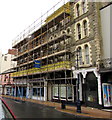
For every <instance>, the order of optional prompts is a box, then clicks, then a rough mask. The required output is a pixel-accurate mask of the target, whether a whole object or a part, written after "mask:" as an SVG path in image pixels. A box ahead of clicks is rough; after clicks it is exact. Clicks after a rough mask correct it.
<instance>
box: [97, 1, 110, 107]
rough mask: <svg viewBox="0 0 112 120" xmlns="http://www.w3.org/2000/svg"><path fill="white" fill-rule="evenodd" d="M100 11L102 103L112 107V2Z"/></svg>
mask: <svg viewBox="0 0 112 120" xmlns="http://www.w3.org/2000/svg"><path fill="white" fill-rule="evenodd" d="M100 13H101V28H102V46H103V47H102V51H103V55H102V58H101V60H100V65H99V73H100V75H101V88H102V103H103V106H104V107H112V53H111V50H112V47H111V46H112V16H111V14H112V3H110V4H108V5H106V6H103V7H102V8H101V9H100ZM105 28H106V29H105Z"/></svg>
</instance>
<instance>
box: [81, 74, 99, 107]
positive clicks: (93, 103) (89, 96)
mask: <svg viewBox="0 0 112 120" xmlns="http://www.w3.org/2000/svg"><path fill="white" fill-rule="evenodd" d="M83 94H84V96H85V98H84V101H85V104H86V105H87V106H90V107H97V106H98V83H97V77H96V76H95V74H94V73H93V72H88V73H87V75H86V81H85V89H83Z"/></svg>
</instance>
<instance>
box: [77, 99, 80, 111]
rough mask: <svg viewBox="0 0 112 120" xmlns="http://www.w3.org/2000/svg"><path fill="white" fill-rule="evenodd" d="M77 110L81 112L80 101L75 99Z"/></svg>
mask: <svg viewBox="0 0 112 120" xmlns="http://www.w3.org/2000/svg"><path fill="white" fill-rule="evenodd" d="M77 112H78V113H81V102H80V100H77Z"/></svg>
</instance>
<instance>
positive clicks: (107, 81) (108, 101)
mask: <svg viewBox="0 0 112 120" xmlns="http://www.w3.org/2000/svg"><path fill="white" fill-rule="evenodd" d="M101 80H102V102H103V107H111V108H112V72H103V73H101Z"/></svg>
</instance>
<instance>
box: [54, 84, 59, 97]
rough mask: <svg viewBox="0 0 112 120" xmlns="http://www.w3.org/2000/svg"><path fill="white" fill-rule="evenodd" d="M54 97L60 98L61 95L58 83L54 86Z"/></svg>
mask: <svg viewBox="0 0 112 120" xmlns="http://www.w3.org/2000/svg"><path fill="white" fill-rule="evenodd" d="M53 97H54V98H58V97H59V91H58V84H57V85H55V86H53Z"/></svg>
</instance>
